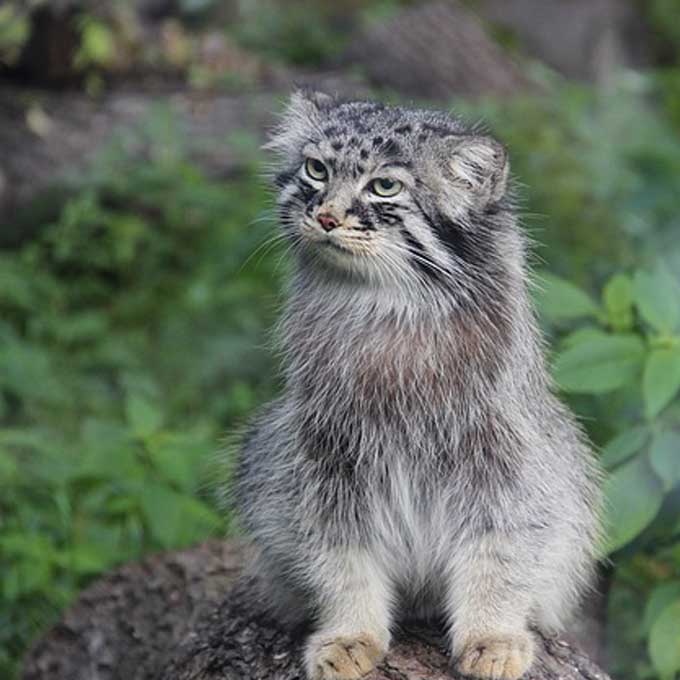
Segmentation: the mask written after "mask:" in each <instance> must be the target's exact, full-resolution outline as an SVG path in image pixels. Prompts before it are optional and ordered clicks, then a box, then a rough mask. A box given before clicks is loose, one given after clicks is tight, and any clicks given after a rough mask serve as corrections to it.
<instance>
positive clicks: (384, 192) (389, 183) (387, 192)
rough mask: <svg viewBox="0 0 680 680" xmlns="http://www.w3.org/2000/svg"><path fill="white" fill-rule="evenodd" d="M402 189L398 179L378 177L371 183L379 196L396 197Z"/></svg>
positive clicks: (374, 191)
mask: <svg viewBox="0 0 680 680" xmlns="http://www.w3.org/2000/svg"><path fill="white" fill-rule="evenodd" d="M401 188H402V183H401V182H400V181H399V180H396V179H388V178H387V177H378V178H377V179H374V180H373V181H372V182H371V189H372V191H373V193H374V194H376V195H377V196H383V197H387V196H396V195H397V194H398V193H399V192H400V191H401Z"/></svg>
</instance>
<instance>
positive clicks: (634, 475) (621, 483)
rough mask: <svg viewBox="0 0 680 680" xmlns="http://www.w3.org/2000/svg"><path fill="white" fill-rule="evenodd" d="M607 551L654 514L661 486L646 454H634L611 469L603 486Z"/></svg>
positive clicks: (637, 531) (634, 533) (636, 531)
mask: <svg viewBox="0 0 680 680" xmlns="http://www.w3.org/2000/svg"><path fill="white" fill-rule="evenodd" d="M604 493H605V498H606V500H607V503H606V515H607V517H606V522H605V526H606V529H607V531H608V533H609V535H608V538H607V544H606V549H607V553H611V552H614V551H615V550H618V549H619V548H622V547H623V546H624V545H626V544H627V543H629V542H630V541H632V540H633V539H634V538H635V537H636V536H637V535H638V534H640V533H641V532H642V530H643V529H645V527H647V526H648V525H649V523H650V522H651V521H652V520H653V519H654V517H656V514H657V513H658V512H659V508H660V507H661V502H662V501H663V496H664V494H663V488H662V486H661V483H660V482H659V480H658V479H657V478H656V475H655V474H654V472H653V471H652V469H651V468H650V466H649V463H648V461H647V458H646V456H636V457H635V458H633V460H631V461H629V462H628V463H625V464H624V465H622V466H621V467H619V468H617V469H616V470H614V471H613V472H612V473H611V474H610V475H609V478H608V479H607V481H606V482H605V485H604Z"/></svg>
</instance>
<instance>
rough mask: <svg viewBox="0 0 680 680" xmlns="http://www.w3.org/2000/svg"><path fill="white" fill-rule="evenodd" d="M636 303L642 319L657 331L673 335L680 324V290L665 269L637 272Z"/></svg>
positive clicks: (634, 286) (635, 281)
mask: <svg viewBox="0 0 680 680" xmlns="http://www.w3.org/2000/svg"><path fill="white" fill-rule="evenodd" d="M633 288H634V293H635V303H636V305H637V307H638V309H639V311H640V315H641V316H642V318H643V319H644V320H645V321H646V322H647V323H648V324H649V325H650V326H651V327H652V328H654V329H655V330H657V331H659V332H661V333H671V332H672V331H673V330H675V329H676V328H677V327H678V324H680V290H679V289H678V284H677V282H676V281H675V279H674V278H673V276H672V275H671V274H670V273H669V272H668V270H667V269H666V268H665V267H657V269H656V270H654V271H653V272H643V271H640V272H637V273H636V274H635V278H634V280H633Z"/></svg>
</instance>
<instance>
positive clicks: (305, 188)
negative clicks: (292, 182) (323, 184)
mask: <svg viewBox="0 0 680 680" xmlns="http://www.w3.org/2000/svg"><path fill="white" fill-rule="evenodd" d="M296 184H297V187H298V190H299V191H298V193H299V194H300V197H301V198H302V200H303V201H304V202H305V203H309V202H310V201H311V200H312V199H313V198H314V196H316V195H317V194H318V193H319V190H318V189H317V188H316V187H314V186H312V185H311V184H310V183H309V182H306V181H305V180H304V179H302V178H301V177H298V178H297V181H296Z"/></svg>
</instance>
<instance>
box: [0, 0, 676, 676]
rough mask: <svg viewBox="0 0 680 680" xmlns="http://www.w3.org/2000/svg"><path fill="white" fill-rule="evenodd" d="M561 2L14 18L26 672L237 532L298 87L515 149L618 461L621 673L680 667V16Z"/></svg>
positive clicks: (8, 46)
mask: <svg viewBox="0 0 680 680" xmlns="http://www.w3.org/2000/svg"><path fill="white" fill-rule="evenodd" d="M539 2H540V3H542V7H543V9H544V10H545V11H543V12H537V11H536V8H535V7H533V5H534V4H535V2H532V0H507V1H505V2H500V3H499V2H494V0H471V1H470V2H467V3H459V2H453V0H452V1H451V2H434V3H431V2H406V1H405V0H401V1H400V0H351V1H350V2H345V3H336V2H331V1H330V0H324V1H318V2H312V1H311V0H310V1H308V2H305V1H304V0H291V1H290V2H287V3H282V2H276V1H275V0H240V1H236V0H234V1H229V0H227V1H217V0H174V1H172V0H144V1H142V0H140V1H134V0H118V1H117V2H112V3H97V2H87V1H86V0H57V1H55V2H46V1H41V0H32V1H29V2H15V1H14V0H10V1H9V2H4V3H2V4H1V5H0V423H1V425H2V429H0V577H1V578H0V677H2V678H13V677H15V675H17V676H18V673H19V668H20V665H19V664H20V658H21V655H22V654H23V653H24V652H25V650H26V648H27V645H28V644H29V643H30V642H31V640H33V639H34V638H35V636H37V635H39V634H40V633H41V632H43V631H44V630H45V628H46V627H47V626H49V625H50V624H51V623H53V622H54V621H55V620H56V619H57V617H58V616H59V614H60V612H61V611H62V610H63V608H64V607H66V606H67V605H68V604H69V603H70V602H72V601H73V599H74V597H75V596H76V594H77V593H78V591H79V590H80V589H82V588H83V587H84V586H85V585H86V584H87V583H88V582H90V581H91V580H92V579H93V578H94V577H95V576H97V575H98V574H101V573H102V572H103V571H105V570H107V569H110V568H111V567H112V566H114V565H116V564H119V563H121V562H124V561H128V560H132V559H136V558H139V557H140V556H142V555H144V554H145V553H148V552H150V551H154V550H160V549H171V548H179V547H184V546H187V545H189V544H192V543H196V542H198V541H202V540H204V539H207V538H209V537H211V536H222V535H224V534H225V533H228V532H229V531H230V518H229V517H226V516H224V514H223V513H221V512H220V510H219V502H218V493H217V489H218V487H219V485H218V484H217V483H216V480H217V479H220V478H221V475H223V472H222V470H223V468H224V461H223V460H222V458H223V457H222V456H220V453H219V451H220V441H221V438H222V437H223V435H224V434H225V433H228V432H230V431H233V430H234V429H235V428H237V427H238V425H239V424H240V423H242V422H243V420H244V419H245V418H246V417H247V416H248V414H249V413H250V412H251V411H252V410H253V409H254V408H255V407H256V406H257V405H258V404H259V403H261V402H262V401H264V400H265V399H267V398H269V397H271V395H272V394H274V393H275V392H276V390H277V389H278V376H277V371H276V361H275V357H274V356H273V353H272V351H271V338H270V336H269V334H268V329H269V328H270V327H271V325H272V322H273V320H274V318H275V316H276V310H277V306H278V303H279V301H280V291H281V287H282V282H283V281H284V280H285V276H286V255H285V252H284V251H283V250H282V249H281V248H280V247H279V246H278V245H274V244H271V243H269V242H268V239H269V238H270V237H271V236H272V234H273V233H275V225H274V223H273V221H272V220H271V218H270V215H271V196H270V194H269V191H268V189H267V188H266V187H265V186H263V183H262V181H261V171H262V167H263V166H262V163H263V160H264V159H263V158H261V155H260V152H259V144H260V143H261V141H262V139H263V131H264V129H265V127H266V126H267V125H268V124H270V123H271V121H272V117H271V115H270V114H271V113H272V112H274V111H275V110H277V109H278V108H280V106H281V102H282V101H283V98H284V96H285V94H286V93H287V92H288V91H289V90H290V89H291V88H292V87H293V84H294V83H306V84H312V85H315V86H318V87H320V88H325V89H327V90H330V91H332V92H339V93H341V94H348V95H351V94H356V93H358V94H360V95H362V96H375V97H380V98H383V99H387V100H390V101H407V102H414V101H415V102H416V103H420V104H423V105H433V106H440V107H452V108H453V109H454V110H456V111H457V112H458V113H461V114H463V115H464V116H466V117H467V118H469V119H470V120H472V121H476V120H479V119H482V120H484V121H485V122H486V124H487V125H488V126H489V128H490V129H491V130H492V131H493V132H494V133H495V134H497V135H498V136H499V137H500V138H501V139H502V140H503V141H504V142H506V143H507V145H508V146H509V148H510V151H511V156H512V159H513V163H514V173H515V176H516V178H517V180H518V186H519V196H520V203H521V210H522V214H523V221H524V224H525V226H526V228H527V230H528V231H529V232H530V234H531V235H532V237H533V238H534V240H535V241H536V243H537V246H536V248H535V258H534V259H535V268H536V270H537V276H536V283H537V285H536V287H535V290H536V299H537V304H538V308H539V311H540V317H541V322H542V324H543V325H544V327H545V329H546V332H547V333H548V335H549V338H550V340H551V357H550V359H551V365H552V366H553V368H554V374H555V377H556V380H557V383H558V384H559V386H560V388H561V390H562V392H563V396H564V398H565V399H567V400H568V401H569V402H570V403H571V405H572V406H573V407H574V408H575V410H576V411H577V413H578V414H579V416H580V417H581V418H582V421H583V423H584V425H585V426H586V428H587V429H588V430H589V433H590V435H591V437H592V438H593V441H594V442H595V444H596V445H597V446H598V448H599V450H600V452H601V456H602V459H603V462H604V464H605V466H606V468H607V470H608V471H609V477H608V481H607V485H606V490H607V495H608V500H609V521H610V533H609V539H608V543H607V552H608V555H609V559H610V562H609V563H608V564H607V566H605V567H604V568H603V581H602V583H603V589H604V591H605V594H606V603H605V609H604V613H603V615H602V617H601V618H602V619H603V620H602V621H601V622H600V623H601V624H602V626H603V629H604V631H605V633H604V638H605V643H604V651H603V654H602V658H603V659H604V663H605V664H606V666H607V668H608V669H609V670H610V672H611V673H612V674H613V675H614V676H615V677H618V678H622V679H623V678H626V679H630V680H633V679H635V680H643V679H647V678H660V679H661V680H671V679H672V678H673V677H674V676H676V675H677V674H678V671H679V670H680V395H679V392H680V278H679V276H678V274H679V273H680V0H649V1H648V2H642V1H641V2H635V1H634V0H629V1H628V0H618V1H617V0H609V1H605V0H601V1H598V2H581V1H580V0H550V1H548V0H539ZM546 7H547V8H548V9H547V10H546ZM551 22H552V23H551ZM555 22H557V24H556V25H558V26H559V30H557V31H555V30H554V28H555ZM584 26H587V27H588V32H587V33H584V30H583V27H584ZM461 27H462V28H461ZM456 30H461V31H463V35H462V36H461V37H462V38H463V39H464V40H451V39H450V38H451V36H452V33H450V31H456ZM386 32H387V34H388V35H389V36H392V37H393V38H394V39H393V40H391V41H388V42H387V43H385V42H381V41H384V36H385V34H386ZM423 36H424V38H425V42H423ZM546 37H547V40H546ZM465 40H467V41H468V42H467V43H465ZM374 45H378V46H380V49H378V50H376V49H372V48H371V46H374ZM447 50H448V51H447ZM457 50H458V51H457ZM460 50H465V53H462V52H461V51H460ZM471 53H472V54H484V55H485V56H486V57H488V58H487V59H485V60H472V62H471V61H470V59H469V56H470V54H471ZM477 62H481V63H482V66H481V67H479V66H475V65H474V63H477ZM476 68H477V69H479V68H481V69H483V70H481V71H475V69H476ZM409 74H411V75H412V74H419V75H418V77H417V78H409V77H408V76H409ZM428 79H429V80H428Z"/></svg>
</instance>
